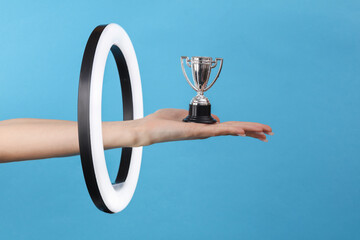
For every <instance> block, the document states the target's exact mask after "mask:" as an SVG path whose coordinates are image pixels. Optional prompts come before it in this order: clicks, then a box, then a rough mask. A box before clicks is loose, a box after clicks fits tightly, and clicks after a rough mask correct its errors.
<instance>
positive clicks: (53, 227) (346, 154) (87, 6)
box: [0, 0, 360, 240]
mask: <svg viewBox="0 0 360 240" xmlns="http://www.w3.org/2000/svg"><path fill="white" fill-rule="evenodd" d="M359 13H360V3H359V1H340V0H339V1H328V0H326V1H210V0H208V1H68V0H66V1H65V0H63V1H44V2H40V1H4V0H2V1H1V6H0V26H1V27H0V53H1V57H0V83H1V85H0V113H1V115H0V120H4V119H11V118H20V117H28V118H30V117H31V118H49V119H66V120H74V121H76V119H77V116H76V115H77V112H76V110H77V90H78V77H79V70H80V64H81V59H82V54H83V50H84V47H85V44H86V41H87V38H88V37H89V35H90V33H91V31H92V30H93V28H94V27H96V26H97V25H99V24H104V23H110V22H115V23H118V24H120V25H122V26H123V27H124V28H125V29H126V31H127V32H128V34H129V35H130V37H131V39H132V41H133V44H134V47H135V50H136V53H137V56H138V61H139V65H140V71H141V76H142V82H143V93H144V104H145V105H144V106H145V114H150V113H152V112H154V111H155V110H157V109H159V108H165V107H172V108H187V104H188V102H189V100H190V99H191V97H192V96H194V94H195V92H194V91H193V90H192V89H191V88H190V87H189V86H188V85H187V83H186V81H185V79H184V77H183V76H182V73H181V69H180V63H179V57H180V56H181V55H189V56H192V55H205V56H212V57H223V58H224V67H223V72H222V74H221V75H220V78H219V80H218V82H217V83H216V84H215V85H214V87H213V88H212V89H211V90H210V91H209V92H208V94H207V95H208V97H209V98H210V100H211V102H212V104H213V112H214V113H216V114H218V115H219V117H220V118H221V120H222V121H228V120H241V121H256V122H261V123H266V124H269V125H270V126H272V127H273V129H274V132H275V136H273V137H271V138H270V141H269V143H263V142H260V141H258V140H254V139H249V138H242V137H219V138H214V139H207V140H203V141H188V142H176V143H163V144H158V145H154V146H150V147H145V148H144V154H143V164H142V169H141V173H140V179H139V183H138V187H137V190H136V192H135V195H134V198H133V200H132V202H131V203H130V205H129V206H128V208H126V210H125V211H123V212H121V213H119V214H115V215H108V214H105V213H102V212H100V211H98V210H97V209H96V208H95V207H94V205H93V204H92V202H91V200H90V197H89V196H88V193H87V190H86V186H85V182H84V180H83V175H82V170H81V164H80V158H79V156H74V157H68V158H54V159H49V160H39V161H29V162H22V163H11V164H2V165H0V239H276V240H279V239H327V240H328V239H360V204H359V202H360V187H359V183H360V174H359V173H360V161H359V160H360V158H359V148H360V143H359V134H360V127H359V121H360V111H359V109H360V108H359V104H360V98H359V90H360V77H359V76H360V68H359V66H360V61H359V59H360V49H359V46H360V45H359V40H360V32H359V29H360V18H359ZM119 89H120V88H119V84H118V79H117V75H116V68H115V66H114V61H113V60H112V59H109V63H108V64H107V69H106V73H105V86H104V104H103V108H104V109H103V117H104V120H118V119H119V118H120V117H121V108H120V104H119V102H120V95H119V94H118V91H119ZM119 151H120V150H119V149H118V150H111V151H108V152H107V153H106V156H107V157H108V166H109V167H110V169H111V175H112V177H114V175H115V168H116V165H117V163H118V159H117V158H119V154H120V152H119Z"/></svg>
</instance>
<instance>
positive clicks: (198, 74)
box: [180, 57, 223, 124]
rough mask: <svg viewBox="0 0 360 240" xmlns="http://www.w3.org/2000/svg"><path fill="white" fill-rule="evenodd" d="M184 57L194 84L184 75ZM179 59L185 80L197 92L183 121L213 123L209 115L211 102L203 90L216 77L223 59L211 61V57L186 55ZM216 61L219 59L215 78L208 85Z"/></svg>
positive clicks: (207, 87) (213, 120)
mask: <svg viewBox="0 0 360 240" xmlns="http://www.w3.org/2000/svg"><path fill="white" fill-rule="evenodd" d="M184 59H185V61H186V65H187V66H188V67H190V68H191V71H192V76H193V80H194V84H192V83H191V82H190V80H189V78H188V76H187V75H186V71H185V68H184V61H183V60H184ZM180 61H181V68H182V71H183V73H184V76H185V78H186V81H187V82H188V83H189V84H190V86H191V87H192V88H193V89H194V90H195V91H196V92H197V95H196V96H195V97H194V98H193V99H192V100H191V102H190V106H189V115H188V116H187V117H186V118H184V119H183V121H184V122H196V123H207V124H211V123H215V122H216V120H215V119H214V118H213V117H212V116H211V104H210V102H209V99H208V98H207V97H205V96H204V92H206V91H207V90H209V89H210V88H211V87H212V86H213V85H214V83H215V82H216V80H217V79H218V77H219V75H220V72H221V68H222V64H223V59H222V58H216V59H215V61H213V60H212V58H211V57H191V60H190V59H189V58H188V57H181V58H180ZM218 61H220V66H219V71H218V73H217V75H216V77H215V79H214V80H213V81H212V83H211V84H209V86H208V82H209V78H210V73H211V69H212V68H215V67H216V65H217V63H218Z"/></svg>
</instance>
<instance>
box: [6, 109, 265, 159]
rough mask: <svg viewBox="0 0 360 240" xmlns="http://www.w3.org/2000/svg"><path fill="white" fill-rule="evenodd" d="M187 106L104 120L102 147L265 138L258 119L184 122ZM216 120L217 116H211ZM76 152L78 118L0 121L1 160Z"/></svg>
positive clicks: (49, 156)
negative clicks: (215, 138)
mask: <svg viewBox="0 0 360 240" xmlns="http://www.w3.org/2000/svg"><path fill="white" fill-rule="evenodd" d="M186 115H187V111H186V110H180V109H162V110H159V111H157V112H155V113H153V114H150V115H148V116H147V117H145V118H142V119H138V120H132V121H115V122H103V142H104V148H105V149H112V148H119V147H137V146H147V145H151V144H154V143H159V142H167V141H178V140H188V139H203V138H208V137H212V136H220V135H234V136H238V135H240V136H245V134H246V136H250V137H255V138H258V139H260V140H262V141H267V140H266V136H265V134H264V133H266V134H270V135H271V134H272V130H271V128H270V127H269V126H267V125H264V124H259V123H247V122H236V121H234V122H224V123H220V124H212V125H207V124H197V123H184V122H182V119H183V118H184V117H185V116H186ZM214 117H215V118H216V119H217V120H218V121H219V119H218V118H217V117H216V116H214ZM76 154H79V144H78V131H77V122H74V121H66V120H48V119H31V118H19V119H11V120H4V121H0V163H4V162H13V161H23V160H31V159H41V158H51V157H64V156H71V155H76Z"/></svg>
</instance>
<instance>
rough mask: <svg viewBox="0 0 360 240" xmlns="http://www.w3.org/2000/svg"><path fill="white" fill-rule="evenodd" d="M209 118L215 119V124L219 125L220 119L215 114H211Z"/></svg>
mask: <svg viewBox="0 0 360 240" xmlns="http://www.w3.org/2000/svg"><path fill="white" fill-rule="evenodd" d="M211 116H212V117H213V118H215V119H216V121H217V123H220V118H219V117H218V116H216V115H215V114H211Z"/></svg>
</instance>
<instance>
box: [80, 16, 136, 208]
mask: <svg viewBox="0 0 360 240" xmlns="http://www.w3.org/2000/svg"><path fill="white" fill-rule="evenodd" d="M110 51H111V52H112V54H113V56H114V58H115V61H116V65H117V68H118V72H119V77H120V83H121V93H122V101H123V118H124V120H132V119H138V118H142V117H143V100H142V90H141V79H140V72H139V66H138V62H137V59H136V55H135V50H134V48H133V45H132V43H131V41H130V38H129V36H128V35H127V33H126V32H125V30H124V29H123V28H121V27H120V26H119V25H117V24H114V23H111V24H108V25H100V26H98V27H96V28H95V29H94V31H93V32H92V33H91V35H90V37H89V40H88V42H87V44H86V47H85V51H84V55H83V59H82V64H81V72H80V82H79V95H78V131H79V132H78V133H79V146H80V157H81V164H82V168H83V173H84V177H85V182H86V186H87V189H88V191H89V194H90V196H91V199H92V200H93V202H94V204H95V205H96V206H97V207H98V208H99V209H100V210H102V211H104V212H107V213H116V212H120V211H121V210H123V209H124V208H125V207H126V206H127V205H128V204H129V202H130V200H131V198H132V196H133V194H134V191H135V188H136V184H137V181H138V178H139V172H140V165H141V156H142V147H134V148H123V149H122V154H121V162H120V167H119V171H118V175H117V177H116V180H115V183H111V180H110V177H109V173H108V170H107V167H106V162H105V153H104V145H103V136H102V120H101V96H102V86H103V77H104V71H105V64H106V59H107V56H108V53H109V52H110Z"/></svg>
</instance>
